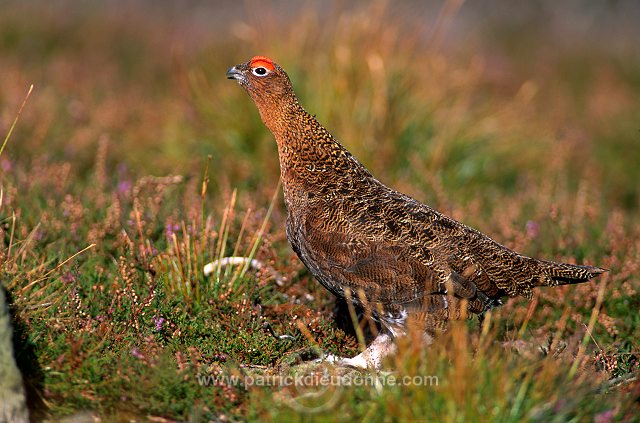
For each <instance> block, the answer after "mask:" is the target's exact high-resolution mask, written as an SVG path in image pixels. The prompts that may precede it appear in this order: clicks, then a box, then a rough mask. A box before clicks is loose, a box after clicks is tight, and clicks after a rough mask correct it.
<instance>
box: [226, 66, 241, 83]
mask: <svg viewBox="0 0 640 423" xmlns="http://www.w3.org/2000/svg"><path fill="white" fill-rule="evenodd" d="M227 79H238V80H240V79H243V78H242V72H240V71H239V70H238V69H237V68H236V67H235V66H232V67H230V68H229V70H228V71H227Z"/></svg>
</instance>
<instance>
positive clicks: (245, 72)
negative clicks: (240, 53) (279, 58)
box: [227, 56, 297, 114]
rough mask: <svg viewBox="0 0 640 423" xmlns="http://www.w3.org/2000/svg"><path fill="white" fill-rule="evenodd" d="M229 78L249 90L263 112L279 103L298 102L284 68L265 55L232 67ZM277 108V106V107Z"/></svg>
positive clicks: (228, 73)
mask: <svg viewBox="0 0 640 423" xmlns="http://www.w3.org/2000/svg"><path fill="white" fill-rule="evenodd" d="M227 78H229V79H235V80H236V81H238V83H239V84H240V85H241V86H242V87H243V88H244V89H245V90H246V91H247V93H248V94H249V95H250V96H251V98H252V99H253V101H254V102H255V103H256V105H257V106H258V109H259V110H260V112H261V114H262V113H263V112H264V111H266V109H271V110H273V108H274V107H275V106H277V105H278V104H280V105H282V104H286V103H288V102H293V103H296V102H297V101H296V98H295V94H294V93H293V86H292V85H291V81H290V80H289V77H288V76H287V74H286V72H285V71H284V69H282V68H281V67H280V66H279V65H278V64H277V63H274V62H273V60H271V59H269V58H268V57H265V56H255V57H254V58H252V59H251V60H249V61H248V62H246V63H241V64H239V65H235V66H233V67H231V68H230V69H229V70H228V71H227ZM275 108H277V107H275Z"/></svg>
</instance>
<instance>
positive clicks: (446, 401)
mask: <svg viewBox="0 0 640 423" xmlns="http://www.w3.org/2000/svg"><path fill="white" fill-rule="evenodd" d="M50 12H51V13H47V14H44V13H38V12H36V9H34V8H30V6H28V5H27V6H20V5H10V6H9V7H7V9H6V11H3V16H1V17H0V57H2V59H1V63H0V64H1V67H2V74H3V77H2V78H0V105H1V107H0V134H1V136H0V139H3V140H5V134H10V136H9V135H7V138H6V145H5V143H3V147H2V148H3V149H2V151H1V152H0V188H1V193H2V194H1V195H0V198H1V200H0V280H1V282H2V284H3V285H4V286H5V287H6V289H7V290H8V293H9V295H10V297H11V298H12V310H13V312H14V315H15V320H16V322H15V326H16V328H17V335H16V344H17V347H18V351H17V355H18V361H19V362H20V365H21V367H22V369H23V373H24V374H25V377H26V383H27V385H28V388H29V392H30V404H31V405H32V413H33V414H34V415H36V416H38V417H39V418H45V417H46V418H50V419H53V420H56V419H59V418H61V417H63V416H66V415H70V414H75V413H78V412H84V411H87V410H88V411H89V412H91V413H94V414H96V415H99V416H103V417H104V418H107V419H110V420H113V419H114V420H119V421H128V420H131V419H133V420H136V419H138V420H139V419H143V418H148V417H154V418H164V419H168V420H176V421H184V420H191V421H208V420H217V419H219V420H223V419H227V420H261V421H298V420H303V419H304V420H307V419H314V420H317V421H335V420H340V421H350V420H354V419H363V418H366V419H371V420H376V421H378V420H379V421H387V420H389V421H399V420H400V421H404V420H407V421H410V420H445V421H462V420H465V421H501V422H502V421H504V422H510V421H513V422H515V421H522V420H529V421H541V422H542V421H545V422H546V421H591V420H596V421H600V422H608V421H625V420H633V419H634V418H637V417H635V416H636V415H637V414H638V412H640V406H639V404H640V403H639V401H640V384H639V383H638V373H639V366H640V364H639V363H640V352H639V342H638V339H640V317H639V316H640V315H639V314H638V313H637V311H638V309H640V280H639V276H640V273H639V270H638V269H640V251H639V250H640V243H638V239H639V237H640V226H638V224H637V213H638V210H639V206H640V204H639V203H638V199H639V198H640V195H639V194H640V191H639V190H640V188H639V187H640V186H639V185H638V184H637V180H638V178H639V177H640V173H639V170H638V169H640V168H639V167H638V165H637V164H638V162H639V161H640V157H638V154H639V151H640V150H639V149H638V122H639V121H640V119H639V118H640V100H639V99H640V84H638V81H640V60H639V58H638V56H637V54H636V55H635V56H634V55H633V54H632V52H630V51H629V52H625V51H619V50H613V49H612V50H609V49H606V48H602V47H599V44H597V43H590V40H588V39H585V40H582V41H580V40H576V42H575V43H573V44H571V45H570V46H566V45H565V46H558V47H557V48H556V49H551V48H550V47H549V46H550V45H553V39H549V38H547V37H548V35H546V34H544V33H542V32H540V31H538V30H536V28H535V27H532V28H527V30H526V33H522V34H519V33H518V32H517V31H516V33H515V34H514V33H512V31H514V28H510V29H509V31H511V32H509V34H510V35H509V36H508V37H506V36H504V35H503V37H504V39H503V38H500V36H497V35H496V34H501V32H500V30H499V29H496V31H494V32H492V33H491V34H492V35H490V36H479V37H480V38H479V41H478V42H477V44H478V49H477V50H474V51H473V52H465V51H464V49H462V48H458V49H451V50H449V49H445V48H441V49H438V48H437V47H436V46H434V45H433V44H432V43H431V41H430V39H429V37H427V36H426V35H425V33H424V31H423V29H424V28H422V27H421V26H420V25H419V23H417V22H415V21H414V20H412V19H409V18H407V19H404V18H400V17H398V16H397V15H394V13H392V11H390V10H386V9H385V8H383V7H381V6H380V4H377V3H376V4H375V5H373V6H360V7H354V8H352V9H349V10H344V11H342V13H337V12H336V11H333V12H332V13H330V14H329V15H323V14H321V13H320V12H317V11H314V10H311V9H310V10H306V11H302V12H296V13H295V14H292V15H291V16H289V17H288V18H282V19H280V18H275V17H274V16H276V15H275V14H272V13H270V10H269V9H268V8H267V9H265V10H264V14H262V13H258V14H255V12H252V13H248V14H247V15H246V16H243V18H242V22H241V23H236V24H233V25H232V31H231V32H232V34H233V35H225V31H222V30H220V29H218V30H216V29H215V28H206V29H205V30H204V32H202V31H203V30H202V28H198V27H197V25H195V26H194V25H192V21H190V20H189V19H192V16H191V15H188V14H186V13H185V14H184V15H183V14H178V15H177V16H176V17H174V16H173V15H172V16H171V17H170V18H169V17H166V16H163V14H162V13H158V14H154V13H150V16H147V17H148V19H145V16H144V15H143V14H141V13H139V12H136V11H135V10H133V11H131V13H129V14H128V15H127V17H126V18H125V17H124V16H119V15H118V14H117V13H115V11H113V10H111V9H110V8H109V6H104V10H103V9H100V8H91V7H84V8H80V9H79V10H76V11H74V12H73V13H66V12H65V13H63V11H62V10H57V9H56V8H52V9H51V10H50ZM292 13H293V12H292ZM247 16H248V17H247ZM252 16H253V17H252ZM496 25H499V24H496ZM259 34H261V35H260V36H259ZM265 35H268V36H265ZM518 36H522V39H523V40H526V42H523V43H518V42H517V40H514V39H513V38H514V37H518ZM506 38H509V39H508V40H507V39H506ZM193 40H198V42H194V41H193ZM531 49H533V51H531ZM525 50H526V51H525ZM253 54H267V55H270V56H273V57H274V58H275V59H276V60H277V61H278V62H279V63H280V64H282V65H283V66H284V67H285V68H286V69H287V70H288V71H289V74H290V76H291V78H292V80H293V83H294V86H295V87H296V90H297V92H298V93H299V94H300V97H301V101H302V103H303V105H304V106H305V107H306V108H307V109H308V110H309V111H310V112H311V113H314V114H316V115H317V116H318V119H319V120H320V121H321V122H323V123H324V124H325V125H326V126H327V127H328V128H329V129H330V130H331V131H332V132H333V133H334V134H335V135H337V136H338V138H339V139H340V140H341V141H342V142H343V143H344V144H345V145H346V146H347V147H348V148H349V149H350V150H352V151H353V152H354V154H355V155H356V156H357V157H358V158H359V159H361V161H362V162H363V163H365V164H366V165H367V166H368V167H369V168H370V170H371V171H372V172H373V173H374V174H375V175H377V176H378V177H379V178H380V179H381V180H382V181H383V182H385V183H387V184H389V185H391V186H393V187H396V188H398V189H400V190H401V191H403V192H406V193H408V194H410V195H412V196H414V197H416V198H418V199H420V200H422V201H424V202H427V203H429V204H431V205H433V206H434V207H436V208H438V209H439V210H441V211H443V212H445V213H447V214H450V215H452V216H453V217H455V218H457V219H460V220H462V221H464V222H466V223H468V224H470V225H472V226H474V227H476V228H478V229H480V230H482V231H483V232H485V233H487V234H489V235H491V236H492V237H494V238H495V239H496V240H498V241H500V242H502V243H504V244H505V245H507V246H509V247H511V248H515V249H517V250H519V251H521V252H523V253H525V254H528V255H532V256H536V257H544V258H547V259H554V260H562V261H570V262H581V263H582V262H584V263H589V264H595V265H599V266H603V267H606V268H609V269H610V272H609V273H608V274H607V275H605V276H603V277H601V278H599V279H596V280H595V281H593V282H592V283H589V284H582V285H579V286H568V287H560V288H556V289H551V288H550V289H543V290H539V291H537V293H536V295H535V297H534V300H533V302H531V303H528V302H527V301H526V300H524V299H512V300H509V301H508V302H507V304H506V305H505V306H503V307H501V308H500V309H497V310H496V311H495V312H494V313H493V314H492V315H491V317H490V319H488V320H485V325H484V326H482V327H480V326H479V324H478V323H477V321H469V322H463V323H461V324H459V325H453V327H452V328H451V330H450V331H448V332H447V333H445V334H443V335H442V336H441V337H440V338H439V339H438V341H437V342H436V343H435V344H434V345H433V346H431V347H429V348H422V347H420V343H419V342H410V340H404V341H401V343H400V351H399V354H398V355H397V356H396V357H394V358H392V359H391V360H390V361H391V362H390V368H392V369H394V370H393V372H383V373H367V372H364V373H360V372H356V371H348V370H344V369H336V368H334V367H332V366H329V365H324V364H313V365H312V364H308V363H305V361H306V360H308V359H310V358H314V357H317V356H318V354H319V351H320V350H323V351H326V352H331V353H334V354H340V355H345V356H350V355H354V354H356V353H357V352H358V348H359V347H358V341H357V339H356V336H355V335H354V333H353V330H352V329H351V328H350V327H349V325H348V324H344V323H343V322H344V321H348V320H349V317H348V316H346V317H345V316H344V315H342V316H341V317H340V316H339V318H338V319H336V318H335V316H334V307H335V300H334V299H333V298H332V296H331V295H330V294H329V293H328V292H326V291H325V290H324V289H323V288H322V287H321V286H320V285H319V284H318V283H317V282H316V281H314V280H313V278H312V277H311V276H310V275H309V273H308V272H307V271H306V270H305V269H304V267H303V266H302V264H301V263H300V262H299V261H298V260H297V258H295V257H294V256H293V253H292V252H291V250H290V249H289V247H288V245H287V242H286V237H285V233H284V221H285V217H286V212H285V210H284V205H283V202H282V200H281V197H280V194H278V195H277V196H276V197H275V201H274V200H272V199H273V198H274V197H273V195H274V191H275V190H276V188H277V181H278V176H279V168H278V158H277V152H276V148H275V143H274V142H273V139H272V137H271V135H270V134H269V133H268V132H267V130H266V129H265V128H264V126H263V125H262V123H261V122H260V119H259V116H258V113H257V112H256V111H255V109H254V106H253V105H252V104H251V101H250V99H249V98H248V97H247V96H246V95H245V94H244V93H243V92H242V90H241V89H240V88H239V87H238V86H237V85H236V84H234V83H232V82H230V81H227V80H226V79H225V77H224V72H225V71H226V69H227V68H228V67H229V66H231V65H233V64H236V63H238V62H240V61H244V60H246V59H247V58H249V57H251V56H252V55H253ZM534 57H535V58H536V59H537V60H535V61H534V60H532V58H534ZM532 62H533V63H532ZM31 84H34V89H33V92H32V94H31V96H30V98H29V99H28V101H27V102H26V105H25V107H24V110H23V112H22V114H21V115H20V116H19V119H18V121H17V123H16V125H15V126H13V123H14V121H15V119H16V116H17V113H18V110H19V109H20V105H21V104H22V102H23V101H24V99H25V94H26V93H27V91H28V89H29V86H30V85H31ZM276 192H277V191H276ZM227 256H246V257H249V256H251V257H255V258H257V259H258V260H260V261H261V262H262V263H264V264H265V265H266V266H267V269H263V270H260V271H255V270H253V269H246V268H243V266H229V267H223V268H220V269H217V271H216V272H214V275H213V276H212V277H210V278H206V277H205V276H204V275H203V273H202V268H203V266H204V264H206V263H208V262H210V261H213V260H216V259H219V258H222V257H227ZM274 272H275V273H277V274H278V275H280V276H281V277H282V278H283V280H282V282H281V283H276V277H275V276H274V274H275V273H274ZM599 293H601V295H600V296H599ZM363 324H365V325H366V322H365V323H363ZM269 328H271V330H270V329H269ZM272 331H273V334H272ZM274 334H275V335H288V336H287V337H284V338H282V339H278V338H277V337H276V336H274ZM323 375H324V376H325V377H332V376H333V377H334V378H336V377H343V378H345V381H346V380H348V381H351V382H352V384H351V386H335V385H331V386H324V385H322V384H321V383H319V379H318V378H320V377H321V376H323ZM206 376H211V377H212V379H209V381H210V382H211V383H210V384H209V385H208V386H205V385H206V384H203V383H200V382H201V381H202V380H204V379H203V378H204V377H206ZM304 376H306V377H307V378H306V379H301V380H305V381H307V382H308V383H307V384H306V385H305V386H283V383H282V380H283V379H282V378H285V377H292V378H295V377H299V378H302V377H304ZM428 376H431V377H432V379H429V378H427V377H428ZM231 377H234V378H235V379H234V380H231V379H229V378H231ZM404 377H410V378H413V377H421V378H422V379H420V381H426V382H430V383H423V384H404V385H400V384H393V383H391V382H390V380H396V381H398V380H403V378H404ZM433 377H435V378H437V383H433V382H434V381H435V379H433ZM367 378H369V379H367ZM378 378H380V380H378ZM257 380H261V381H265V380H267V381H268V380H271V381H272V383H271V385H272V386H266V387H265V386H256V381H257ZM274 380H275V381H278V380H279V381H280V384H278V383H276V382H273V381H274ZM367 380H368V381H369V382H371V381H373V380H378V383H377V384H374V383H365V382H366V381H367ZM383 381H385V384H384V386H382V383H383ZM251 382H253V385H252V384H251ZM274 383H275V385H274ZM354 385H357V386H354Z"/></svg>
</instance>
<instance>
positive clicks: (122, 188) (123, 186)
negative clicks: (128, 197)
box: [116, 180, 131, 195]
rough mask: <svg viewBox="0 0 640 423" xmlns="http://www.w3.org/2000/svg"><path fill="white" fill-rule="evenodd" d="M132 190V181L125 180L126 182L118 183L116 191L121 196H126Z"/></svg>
mask: <svg viewBox="0 0 640 423" xmlns="http://www.w3.org/2000/svg"><path fill="white" fill-rule="evenodd" d="M130 189H131V181H128V180H124V181H120V182H118V187H117V188H116V191H117V193H118V194H119V195H124V194H126V193H127V192H129V190H130Z"/></svg>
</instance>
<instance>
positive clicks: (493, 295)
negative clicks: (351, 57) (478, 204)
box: [227, 56, 606, 367]
mask: <svg viewBox="0 0 640 423" xmlns="http://www.w3.org/2000/svg"><path fill="white" fill-rule="evenodd" d="M227 77H228V78H229V79H235V80H236V81H238V83H239V84H240V85H241V86H242V87H243V88H244V89H245V90H246V91H247V93H248V94H249V96H251V98H252V99H253V101H254V103H255V104H256V106H257V107H258V111H259V112H260V116H261V118H262V121H263V122H264V124H265V125H266V127H267V128H268V129H269V130H270V131H271V132H272V133H273V135H274V137H275V139H276V142H277V144H278V155H279V157H280V171H281V174H280V177H281V180H282V186H283V189H284V199H285V203H286V206H287V211H288V217H287V238H288V239H289V242H290V244H291V247H292V248H293V250H294V251H295V252H296V254H297V255H298V257H300V260H302V262H303V263H304V264H305V266H307V268H308V269H309V270H310V271H311V273H312V274H313V275H314V276H315V278H316V279H318V281H320V283H321V284H322V285H323V286H324V287H325V288H327V289H328V290H329V291H331V292H332V293H333V294H335V295H337V296H338V297H343V298H346V299H347V300H350V301H353V302H354V303H356V304H358V305H360V306H363V307H364V308H365V309H366V310H369V311H370V312H371V314H372V316H373V317H374V318H375V319H376V320H377V321H378V322H379V323H380V325H381V327H382V330H381V332H380V333H379V334H378V336H377V338H376V339H375V340H374V341H373V342H372V343H371V344H370V345H369V347H368V348H367V349H366V350H365V351H364V352H363V353H361V354H359V355H358V356H356V357H354V358H351V359H344V360H342V362H343V363H345V364H348V365H352V366H358V367H379V366H380V365H381V362H382V359H383V358H384V356H385V355H386V354H388V353H389V352H391V351H393V350H394V348H395V346H394V343H393V339H394V338H395V337H397V336H401V335H403V334H404V333H406V331H407V325H408V323H409V322H412V323H415V324H419V325H421V327H422V328H423V329H424V333H425V338H426V339H427V340H431V339H432V338H431V337H432V336H433V335H434V333H435V332H436V331H437V330H440V329H444V328H445V326H446V323H447V321H448V320H453V319H460V318H464V317H466V316H468V315H470V314H479V315H481V314H482V313H484V312H485V311H487V310H489V309H491V308H492V307H494V306H496V305H499V304H501V301H500V299H501V297H504V296H510V297H514V296H517V295H521V296H523V297H526V298H530V297H531V295H532V293H531V291H532V289H533V288H534V287H538V286H556V285H563V284H572V283H579V282H585V281H587V280H589V279H591V278H593V277H595V276H597V275H599V274H601V273H603V272H605V271H606V270H605V269H601V268H599V267H592V266H579V265H573V264H565V263H554V262H551V261H545V260H537V259H534V258H530V257H526V256H523V255H521V254H518V253H516V252H514V251H511V250H509V249H508V248H506V247H504V246H502V245H500V244H498V243H497V242H495V241H494V240H492V239H491V238H489V237H487V236H486V235H484V234H482V233H480V232H478V231H477V230H475V229H473V228H470V227H468V226H466V225H464V224H462V223H460V222H457V221H455V220H453V219H451V218H449V217H447V216H445V215H443V214H441V213H439V212H438V211H436V210H434V209H432V208H431V207H429V206H427V205H424V204H422V203H420V202H419V201H416V200H414V199H413V198H411V197H409V196H407V195H404V194H402V193H400V192H397V191H394V190H393V189H391V188H388V187H387V186H385V185H383V184H382V183H381V182H380V181H378V180H377V179H376V178H375V177H373V175H371V173H369V171H368V170H367V169H365V167H364V166H363V165H362V164H361V163H360V162H359V161H358V160H357V159H356V158H355V157H353V156H352V155H351V153H349V151H347V150H346V149H345V148H344V147H343V146H342V145H341V144H340V143H339V142H338V141H337V140H336V139H335V138H334V137H333V135H331V134H330V133H329V131H327V130H326V129H325V128H324V127H323V126H322V125H320V123H318V121H317V120H316V119H315V117H314V116H312V115H310V114H309V113H307V112H306V111H305V110H304V109H303V108H302V106H300V104H299V103H298V100H297V98H296V95H295V93H294V91H293V87H292V85H291V82H290V80H289V77H288V76H287V74H286V73H285V71H284V70H283V69H282V68H281V67H280V66H279V65H277V64H276V63H274V62H273V61H272V60H271V59H269V58H267V57H264V56H256V57H254V58H253V59H251V60H250V61H248V62H247V63H242V64H239V65H236V66H234V67H232V68H231V69H229V71H228V72H227Z"/></svg>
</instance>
